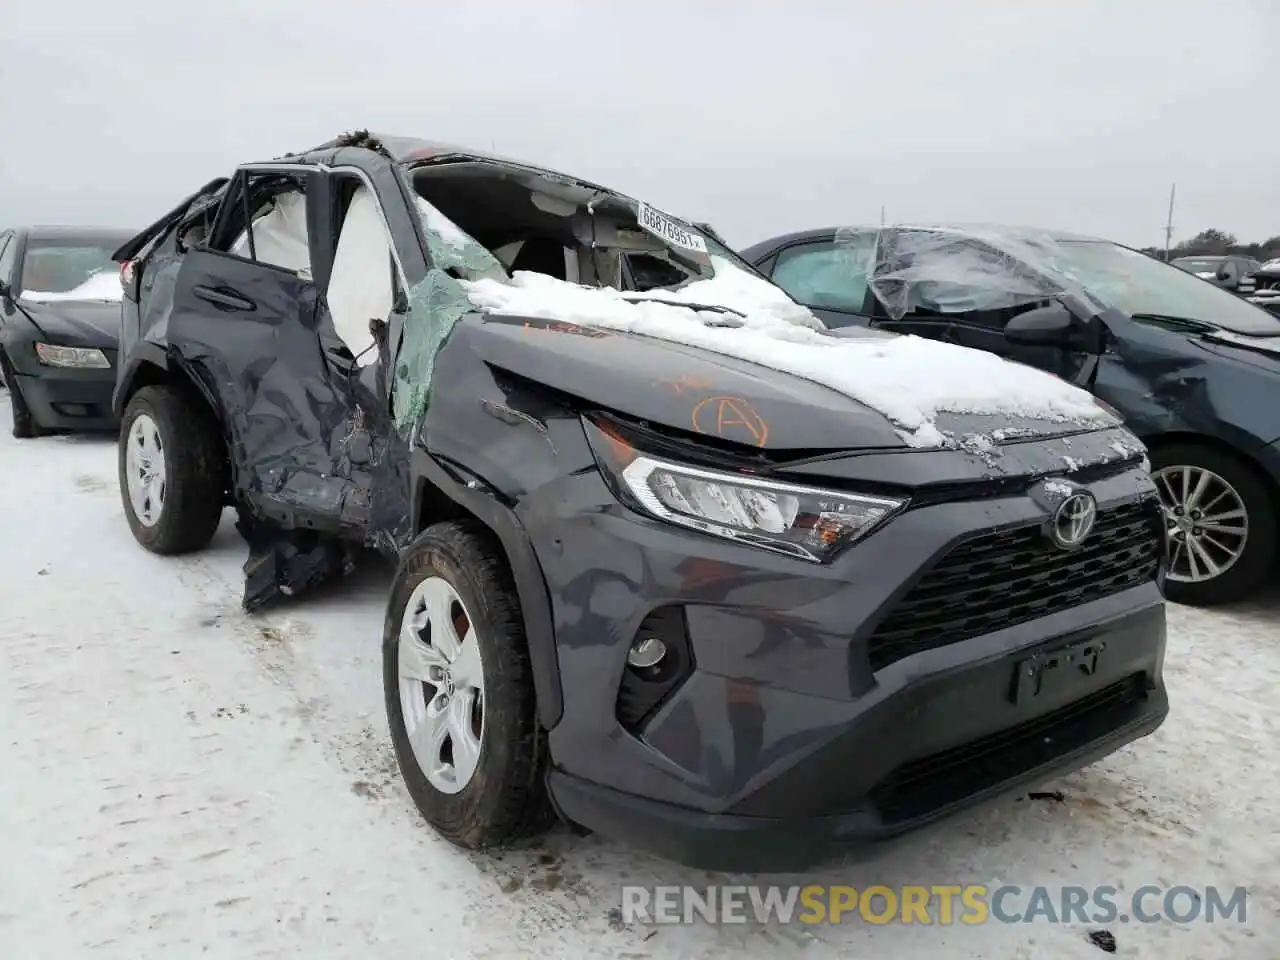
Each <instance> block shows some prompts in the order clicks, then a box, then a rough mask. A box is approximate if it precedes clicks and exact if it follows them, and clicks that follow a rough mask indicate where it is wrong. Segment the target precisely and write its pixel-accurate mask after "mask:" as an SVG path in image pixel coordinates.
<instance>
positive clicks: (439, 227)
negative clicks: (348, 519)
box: [392, 177, 826, 432]
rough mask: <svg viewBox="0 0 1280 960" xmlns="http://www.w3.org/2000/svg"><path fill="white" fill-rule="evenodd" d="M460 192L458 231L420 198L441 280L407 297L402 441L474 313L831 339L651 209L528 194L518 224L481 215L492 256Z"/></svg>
mask: <svg viewBox="0 0 1280 960" xmlns="http://www.w3.org/2000/svg"><path fill="white" fill-rule="evenodd" d="M450 186H451V187H452V188H453V189H451V190H450V192H449V193H447V194H446V193H443V192H442V193H441V194H440V195H439V196H440V197H441V201H440V202H441V204H443V203H445V202H446V201H449V200H451V201H452V202H453V203H454V208H453V209H454V211H455V217H456V219H455V217H450V216H447V215H446V214H445V213H444V212H442V210H441V209H440V207H439V206H437V205H436V204H435V203H432V202H428V200H427V199H425V198H424V197H423V196H421V194H418V195H416V196H415V202H416V209H417V213H418V220H419V225H420V227H421V230H422V235H423V239H424V240H425V243H426V246H427V253H428V255H429V257H430V259H431V268H430V269H429V271H428V273H427V276H426V278H425V279H424V280H422V282H420V283H419V284H417V285H415V286H414V287H412V288H411V289H410V290H409V291H408V298H407V299H408V312H407V314H406V317H405V322H404V335H403V339H402V341H401V347H400V351H399V354H398V356H397V361H396V365H395V370H394V380H393V388H392V405H393V409H394V412H395V417H396V422H397V425H398V426H399V428H400V429H401V431H402V432H408V431H411V430H413V429H416V425H417V424H419V423H420V422H421V418H422V416H423V414H424V413H425V412H426V408H427V404H428V402H429V399H430V389H431V380H432V373H433V370H434V363H435V356H436V354H437V352H438V351H439V350H440V347H441V346H442V345H443V343H444V341H445V339H446V338H447V337H448V335H449V333H450V332H451V331H452V329H453V327H454V325H455V324H456V323H457V322H458V320H460V319H461V318H462V317H463V316H464V315H465V314H467V313H468V312H472V311H475V312H481V313H493V314H505V315H512V316H524V317H536V318H549V319H553V320H559V321H563V322H568V323H578V324H582V325H587V326H590V325H599V324H608V325H613V326H616V327H620V328H629V327H631V326H634V325H636V324H638V323H640V322H641V321H644V320H646V319H652V318H653V317H655V316H664V317H666V318H668V319H672V318H675V319H678V320H679V322H681V323H684V322H688V321H690V320H692V321H694V322H696V323H697V324H699V325H703V326H706V327H739V326H760V325H766V326H772V327H780V328H781V330H782V332H783V334H784V335H786V336H790V337H802V336H803V335H809V336H812V335H813V333H814V332H815V331H825V330H826V327H825V325H824V324H823V323H822V321H820V320H819V319H818V318H817V317H816V316H814V314H813V313H812V312H810V311H809V309H808V308H806V307H803V306H801V305H799V304H797V303H796V302H795V301H794V300H793V299H791V297H790V296H788V295H787V294H786V293H785V292H783V290H782V289H781V288H779V287H777V286H776V285H774V284H773V283H772V282H770V281H769V280H766V279H765V278H764V277H762V276H761V275H760V274H759V273H758V272H757V271H756V270H755V269H754V268H753V267H751V266H750V265H749V264H748V263H747V262H746V261H745V260H743V259H742V258H741V257H740V256H738V254H736V253H734V252H733V251H732V250H730V249H729V248H728V247H726V246H725V245H724V244H723V243H721V242H720V241H719V240H717V239H716V238H715V237H713V236H710V235H708V234H705V233H704V232H703V231H700V230H698V229H697V228H696V227H693V226H690V225H688V224H685V223H683V222H682V221H678V220H675V219H674V218H670V217H667V216H666V215H665V214H661V213H659V212H657V211H655V210H654V209H653V208H651V207H648V206H647V205H645V204H642V203H636V202H635V201H631V200H628V199H626V198H623V197H621V196H620V195H618V194H607V195H605V194H604V192H603V191H600V192H598V194H597V195H598V196H599V199H600V201H601V202H600V206H599V208H597V207H596V205H595V202H594V200H595V196H596V195H593V196H592V198H591V200H589V201H588V202H586V203H570V202H564V201H558V200H557V198H556V197H553V196H550V195H549V194H547V195H542V194H538V195H534V196H530V194H529V192H527V191H526V192H525V193H523V194H521V195H520V200H515V199H513V201H512V211H513V212H512V214H511V215H510V216H509V217H503V218H492V217H486V215H485V214H486V210H487V208H486V207H484V206H480V205H477V207H476V208H475V209H476V213H475V218H474V223H475V226H474V228H473V229H474V230H475V233H478V234H480V235H481V236H485V237H486V238H487V239H488V240H489V243H488V244H485V243H482V242H481V241H480V239H478V238H477V236H475V235H473V233H472V232H471V231H469V230H468V229H465V228H464V226H463V221H464V216H463V215H464V214H466V213H468V212H469V211H468V209H467V207H466V202H465V196H466V191H467V189H468V187H467V182H466V180H465V179H463V178H461V177H460V178H458V179H457V180H456V181H455V182H453V183H451V184H450ZM485 186H486V189H487V191H489V193H488V195H489V196H490V197H491V196H492V191H496V190H503V189H510V184H509V183H503V182H501V181H499V182H498V183H497V184H496V185H495V184H493V183H492V182H489V183H486V184H485ZM418 189H419V190H422V187H421V186H420V185H419V186H418ZM514 196H515V195H514V193H513V197H514ZM460 198H462V199H460ZM531 199H532V200H533V203H531V204H528V206H525V204H526V203H528V201H529V200H531ZM530 207H533V208H537V210H536V211H533V210H531V209H530ZM522 217H523V218H524V219H521V218H522ZM468 225H469V224H468ZM671 311H675V313H672V312H671Z"/></svg>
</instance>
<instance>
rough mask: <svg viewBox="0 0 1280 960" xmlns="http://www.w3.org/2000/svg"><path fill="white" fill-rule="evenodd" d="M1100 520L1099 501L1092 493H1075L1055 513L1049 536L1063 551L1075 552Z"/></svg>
mask: <svg viewBox="0 0 1280 960" xmlns="http://www.w3.org/2000/svg"><path fill="white" fill-rule="evenodd" d="M1097 519H1098V501H1097V500H1095V499H1093V494H1091V493H1083V492H1081V493H1073V494H1072V495H1071V496H1069V497H1067V499H1065V500H1063V501H1062V503H1060V504H1058V509H1057V510H1055V511H1054V513H1053V521H1052V522H1051V523H1050V525H1049V536H1050V537H1051V538H1052V540H1053V542H1054V544H1056V545H1057V546H1058V547H1060V548H1061V549H1063V550H1074V549H1075V548H1076V547H1078V546H1080V544H1082V543H1084V542H1085V540H1086V539H1087V538H1088V536H1089V534H1090V533H1092V532H1093V525H1094V522H1095V521H1096V520H1097Z"/></svg>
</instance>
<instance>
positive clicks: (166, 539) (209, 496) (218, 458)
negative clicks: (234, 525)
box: [116, 386, 226, 555]
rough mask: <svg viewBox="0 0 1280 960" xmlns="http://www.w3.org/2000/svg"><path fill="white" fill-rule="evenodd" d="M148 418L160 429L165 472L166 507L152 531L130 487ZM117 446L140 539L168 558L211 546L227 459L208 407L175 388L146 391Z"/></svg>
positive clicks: (132, 405)
mask: <svg viewBox="0 0 1280 960" xmlns="http://www.w3.org/2000/svg"><path fill="white" fill-rule="evenodd" d="M144 415H145V416H147V417H150V418H151V421H152V422H153V423H154V424H155V425H156V433H157V434H158V435H159V437H160V446H161V450H162V453H163V456H164V469H165V491H164V503H163V506H162V507H161V509H160V518H159V520H157V521H156V522H155V523H154V524H152V525H151V526H147V525H146V524H144V523H142V521H140V520H139V519H138V517H137V515H136V514H135V513H134V510H133V504H132V503H131V502H130V499H129V488H128V468H127V447H128V444H129V442H130V433H131V428H132V427H133V424H134V421H136V420H137V419H138V418H139V417H141V416H144ZM116 447H117V468H118V473H119V479H120V499H121V501H122V502H123V503H124V515H125V518H126V519H127V520H128V521H129V529H130V530H132V531H133V536H134V539H136V540H137V541H138V543H140V544H142V546H144V547H146V548H147V549H148V550H150V551H151V552H152V553H158V554H162V555H172V554H180V553H192V552H194V551H196V550H201V549H203V548H204V547H206V546H208V544H209V541H210V540H212V539H213V535H214V534H215V533H216V532H217V530H218V524H219V523H220V522H221V520H222V507H223V491H224V489H225V486H226V485H225V482H224V477H225V476H226V457H225V454H224V447H223V443H222V437H221V435H220V433H219V431H218V425H217V423H216V422H215V420H214V419H213V416H212V415H211V414H210V412H209V410H208V408H207V407H206V406H205V404H204V402H203V401H202V400H200V399H198V398H195V397H193V396H191V394H189V393H187V392H185V391H182V390H179V389H177V388H175V387H172V386H152V387H143V388H142V389H141V390H139V391H138V392H137V393H135V394H134V395H133V398H132V399H131V400H130V401H129V405H128V406H127V407H125V411H124V416H123V417H122V418H121V420H120V438H119V440H118V441H117V444H116Z"/></svg>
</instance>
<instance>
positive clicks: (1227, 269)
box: [1173, 256, 1262, 296]
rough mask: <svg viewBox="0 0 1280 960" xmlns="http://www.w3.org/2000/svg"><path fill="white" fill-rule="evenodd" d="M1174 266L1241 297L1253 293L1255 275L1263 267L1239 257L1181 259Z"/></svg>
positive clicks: (1250, 259) (1174, 262) (1249, 258)
mask: <svg viewBox="0 0 1280 960" xmlns="http://www.w3.org/2000/svg"><path fill="white" fill-rule="evenodd" d="M1173 265H1174V266H1175V267H1177V268H1178V269H1179V270H1185V271H1186V272H1187V273H1193V274H1195V275H1196V276H1197V277H1199V278H1200V279H1201V280H1207V281H1209V282H1210V283H1214V284H1217V285H1218V286H1220V287H1222V289H1223V290H1230V291H1232V292H1233V293H1238V294H1240V295H1241V296H1246V295H1248V294H1250V293H1253V290H1254V279H1253V275H1254V274H1255V273H1257V272H1258V270H1259V269H1261V267H1262V264H1261V263H1259V262H1258V261H1257V260H1254V259H1252V258H1251V257H1238V256H1224V257H1179V258H1178V259H1176V260H1174V261H1173Z"/></svg>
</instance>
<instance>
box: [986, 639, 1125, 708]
mask: <svg viewBox="0 0 1280 960" xmlns="http://www.w3.org/2000/svg"><path fill="white" fill-rule="evenodd" d="M1106 647H1107V645H1106V642H1105V641H1104V640H1102V639H1100V638H1095V639H1092V640H1083V641H1081V642H1079V643H1073V644H1071V645H1070V646H1066V647H1059V648H1058V649H1056V650H1048V651H1044V652H1042V653H1037V654H1033V655H1032V656H1030V657H1027V658H1025V659H1023V660H1020V661H1018V664H1017V666H1016V667H1015V668H1014V675H1013V683H1012V684H1011V688H1010V695H1009V699H1010V700H1012V701H1013V702H1014V703H1025V702H1027V701H1028V700H1034V699H1036V698H1037V697H1046V698H1047V699H1057V698H1056V696H1055V695H1056V694H1059V693H1062V692H1064V691H1068V690H1072V689H1076V688H1080V687H1089V686H1091V685H1092V684H1091V680H1092V678H1093V677H1094V676H1095V675H1096V674H1097V673H1098V666H1099V661H1100V659H1101V657H1102V656H1103V655H1104V652H1105V650H1106Z"/></svg>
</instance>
